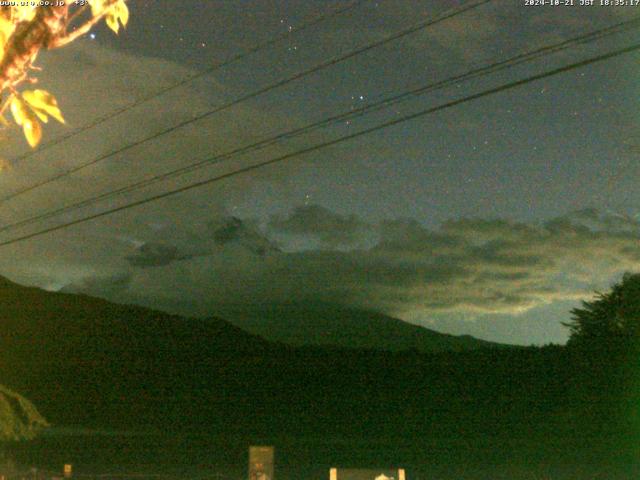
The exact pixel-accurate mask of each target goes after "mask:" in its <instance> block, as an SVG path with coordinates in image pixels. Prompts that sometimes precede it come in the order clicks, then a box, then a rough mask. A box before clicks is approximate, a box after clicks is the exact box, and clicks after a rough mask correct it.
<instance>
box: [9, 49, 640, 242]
mask: <svg viewBox="0 0 640 480" xmlns="http://www.w3.org/2000/svg"><path fill="white" fill-rule="evenodd" d="M637 50H640V43H637V44H635V45H631V46H629V47H625V48H621V49H618V50H614V51H612V52H609V53H605V54H602V55H598V56H596V57H591V58H589V59H586V60H581V61H579V62H575V63H572V64H569V65H565V66H564V67H559V68H555V69H553V70H548V71H546V72H543V73H539V74H536V75H531V76H529V77H526V78H524V79H521V80H516V81H513V82H509V83H506V84H503V85H500V86H498V87H494V88H491V89H488V90H484V91H482V92H479V93H475V94H473V95H468V96H466V97H463V98H460V99H457V100H453V101H450V102H447V103H444V104H442V105H438V106H436V107H431V108H428V109H426V110H421V111H420V112H416V113H412V114H409V115H405V116H403V117H400V118H397V119H394V120H390V121H387V122H384V123H381V124H379V125H376V126H374V127H371V128H368V129H365V130H362V131H359V132H355V133H352V134H350V135H345V136H342V137H339V138H337V139H334V140H330V141H327V142H323V143H319V144H316V145H313V146H311V147H307V148H304V149H301V150H298V151H295V152H291V153H288V154H286V155H282V156H280V157H276V158H271V159H269V160H265V161H263V162H259V163H256V164H253V165H249V166H246V167H243V168H240V169H237V170H234V171H231V172H228V173H224V174H221V175H217V176H215V177H211V178H208V179H206V180H201V181H199V182H195V183H191V184H189V185H185V186H183V187H180V188H176V189H173V190H169V191H166V192H163V193H159V194H156V195H152V196H150V197H147V198H144V199H141V200H137V201H135V202H131V203H127V204H125V205H121V206H119V207H114V208H111V209H108V210H104V211H102V212H99V213H95V214H92V215H88V216H86V217H83V218H79V219H76V220H73V221H70V222H66V223H63V224H59V225H55V226H53V227H48V228H45V229H42V230H39V231H37V232H33V233H29V234H27V235H22V236H20V237H15V238H12V239H9V240H5V241H3V242H0V247H2V246H6V245H11V244H14V243H18V242H21V241H24V240H28V239H31V238H35V237H39V236H42V235H45V234H47V233H51V232H55V231H57V230H62V229H65V228H68V227H71V226H73V225H78V224H80V223H85V222H88V221H90V220H95V219H97V218H101V217H105V216H107V215H111V214H114V213H117V212H121V211H124V210H128V209H130V208H134V207H137V206H140V205H144V204H147V203H151V202H155V201H157V200H161V199H164V198H168V197H171V196H174V195H177V194H179V193H183V192H186V191H189V190H193V189H195V188H199V187H203V186H205V185H210V184H212V183H216V182H219V181H222V180H225V179H227V178H231V177H235V176H236V175H240V174H243V173H247V172H251V171H254V170H258V169H260V168H263V167H266V166H268V165H274V164H277V163H280V162H283V161H285V160H289V159H292V158H295V157H299V156H302V155H306V154H308V153H311V152H314V151H317V150H320V149H323V148H326V147H330V146H333V145H336V144H339V143H342V142H345V141H348V140H353V139H355V138H358V137H361V136H364V135H368V134H370V133H373V132H377V131H379V130H382V129H385V128H389V127H392V126H395V125H398V124H400V123H404V122H407V121H410V120H414V119H416V118H420V117H423V116H425V115H428V114H431V113H435V112H438V111H441V110H445V109H447V108H451V107H455V106H457V105H461V104H463V103H466V102H470V101H472V100H477V99H479V98H483V97H486V96H489V95H493V94H495V93H499V92H503V91H506V90H511V89H513V88H516V87H519V86H521V85H524V84H527V83H530V82H534V81H537V80H541V79H543V78H547V77H551V76H555V75H559V74H561V73H564V72H568V71H570V70H575V69H576V68H581V67H584V66H587V65H591V64H593V63H597V62H602V61H605V60H609V59H611V58H614V57H618V56H620V55H624V54H626V53H631V52H634V51H637Z"/></svg>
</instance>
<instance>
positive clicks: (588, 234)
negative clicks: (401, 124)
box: [127, 206, 640, 318]
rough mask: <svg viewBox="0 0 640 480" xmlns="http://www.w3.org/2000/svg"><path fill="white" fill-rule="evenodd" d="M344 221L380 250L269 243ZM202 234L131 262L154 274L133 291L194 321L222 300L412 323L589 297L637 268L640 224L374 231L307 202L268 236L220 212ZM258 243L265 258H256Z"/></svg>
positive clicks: (490, 224) (611, 221)
mask: <svg viewBox="0 0 640 480" xmlns="http://www.w3.org/2000/svg"><path fill="white" fill-rule="evenodd" d="M310 219H316V220H318V219H322V220H323V221H322V222H320V221H310ZM328 219H333V220H334V222H329V221H328ZM347 220H348V221H347ZM342 222H344V224H345V226H346V228H347V231H349V228H351V227H349V226H350V225H351V226H353V225H359V227H358V229H355V230H353V231H359V229H363V230H369V231H372V232H375V233H376V235H377V240H376V242H375V244H374V245H373V246H370V247H366V248H362V247H352V248H349V249H345V248H344V247H341V246H338V245H335V244H334V247H333V248H330V247H329V246H328V244H327V243H324V244H323V245H322V246H321V247H319V248H317V249H309V248H304V249H299V250H292V249H291V248H286V249H284V250H282V249H278V248H276V247H275V243H274V242H273V240H271V239H270V238H269V237H268V232H270V231H271V229H275V230H277V231H278V232H282V231H286V232H289V233H292V232H295V233H297V234H304V235H317V234H322V235H329V232H332V231H334V229H336V228H338V227H337V226H338V225H341V224H342ZM353 231H352V233H351V234H346V237H345V238H351V236H350V235H352V234H353ZM211 232H213V234H212V235H211ZM195 238H196V236H193V237H192V245H191V248H192V251H199V252H200V253H199V254H198V255H197V256H196V255H191V256H189V255H187V254H186V253H185V252H186V249H185V248H184V247H178V246H174V247H172V246H170V245H163V246H162V247H160V245H156V246H154V247H153V248H151V247H149V246H147V248H144V249H143V248H142V247H140V248H139V249H138V251H137V255H138V256H136V257H133V258H136V259H137V260H136V261H135V262H131V258H132V256H131V255H130V256H129V257H127V258H128V260H129V262H130V263H132V264H133V265H135V266H136V267H142V266H144V267H149V266H153V267H154V268H153V269H150V268H137V269H135V270H134V271H133V278H132V282H131V288H130V293H131V294H132V295H133V296H134V297H135V296H136V295H138V298H145V299H146V300H145V301H148V302H150V303H154V302H155V304H156V305H157V302H160V303H161V304H162V305H163V306H164V307H166V308H169V309H174V310H177V311H181V312H182V313H190V314H207V313H212V312H214V311H215V309H216V307H217V306H219V305H222V304H245V305H246V304H247V303H252V302H253V303H269V302H286V301H291V300H296V301H305V300H308V301H324V302H336V303H342V304H346V305H350V306H357V307H366V308H369V309H374V310H380V311H384V312H387V313H392V314H395V315H399V316H401V317H412V318H413V317H415V316H416V315H418V314H420V315H423V316H425V317H428V316H429V315H436V314H441V313H446V312H450V313H454V314H475V315H481V314H505V315H514V314H522V313H524V312H527V311H530V310H532V309H535V308H539V307H542V306H544V305H549V304H552V303H554V302H566V301H576V300H577V299H581V298H585V297H588V296H589V295H590V294H591V292H592V291H593V289H594V288H601V287H603V286H606V285H607V284H608V282H610V281H611V280H612V279H614V278H615V276H616V275H620V274H621V273H622V272H624V271H626V270H637V269H638V268H640V261H639V259H640V226H639V225H638V224H637V222H636V221H635V220H634V219H632V218H626V217H619V216H615V215H612V214H607V213H603V212H597V211H587V210H583V211H580V212H575V213H572V214H569V215H566V216H562V217H558V218H554V219H551V220H549V221H547V222H544V223H541V224H527V223H518V222H512V221H506V220H501V219H495V220H487V219H459V220H454V221H449V222H445V223H444V224H442V225H441V226H440V228H438V229H433V230H431V229H427V228H426V227H424V226H422V225H421V224H419V223H418V222H416V221H415V220H410V219H405V220H393V221H387V222H382V223H380V224H376V225H374V224H367V223H366V222H365V221H364V220H362V219H358V218H354V217H342V216H339V215H336V214H334V213H331V212H329V211H327V210H325V209H323V208H320V207H315V206H314V207H313V208H309V207H299V208H296V209H293V211H292V212H291V214H290V215H289V216H279V217H277V219H276V220H274V219H272V221H271V222H270V223H269V228H268V229H267V230H265V231H264V232H261V231H260V229H259V228H258V227H257V226H255V225H254V226H251V222H250V221H246V220H242V219H240V218H237V217H225V216H223V217H220V218H216V219H212V220H211V221H210V222H209V223H208V224H207V225H206V226H205V227H204V228H203V230H202V232H201V235H200V236H199V237H198V238H200V240H193V239H195ZM262 248H266V249H268V253H267V254H264V255H256V253H257V252H262V251H263V250H260V249H262ZM141 250H145V252H146V255H141V253H142V252H141ZM180 252H182V253H180ZM176 285H179V286H180V287H179V288H178V289H176V287H175V286H176ZM151 299H153V300H151Z"/></svg>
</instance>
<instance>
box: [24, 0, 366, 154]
mask: <svg viewBox="0 0 640 480" xmlns="http://www.w3.org/2000/svg"><path fill="white" fill-rule="evenodd" d="M367 1H370V0H355V1H353V2H350V3H348V4H347V5H345V6H344V7H342V8H338V9H336V10H333V11H332V12H329V13H327V14H324V15H320V16H317V17H316V18H312V19H310V20H308V21H306V22H303V23H301V24H300V25H299V26H297V27H291V30H289V31H287V32H285V33H282V34H280V35H276V36H275V37H273V38H271V39H269V40H267V41H265V42H262V43H258V44H256V45H254V46H252V47H249V48H248V49H246V50H244V51H242V52H240V53H238V54H236V55H233V56H231V57H230V58H228V59H227V60H224V61H223V62H221V63H218V64H216V65H214V66H212V67H209V68H207V69H205V70H202V71H200V72H197V73H194V74H193V75H189V76H187V77H185V78H184V79H182V80H180V81H178V82H177V83H174V84H172V85H169V86H167V87H165V88H162V89H160V90H157V91H156V92H154V93H152V94H151V95H147V96H146V97H143V98H141V99H139V100H136V101H135V102H132V103H130V104H129V105H125V106H124V107H122V108H119V109H116V110H114V111H112V112H109V113H108V114H106V115H104V116H102V117H99V118H97V119H96V120H93V121H91V122H89V123H87V124H86V125H83V126H82V127H80V128H77V129H75V130H73V131H72V132H69V133H68V134H66V135H62V136H60V137H58V138H56V139H54V140H51V141H49V142H47V143H44V144H43V145H41V146H40V148H38V149H37V150H33V151H29V152H27V153H25V154H23V155H20V156H19V157H16V158H15V159H14V160H13V161H14V162H19V161H22V160H26V159H27V158H30V157H32V156H34V155H37V154H39V153H40V152H42V151H44V150H47V149H49V148H51V147H54V146H56V145H58V144H60V143H62V142H64V141H65V140H68V139H70V138H73V137H75V136H77V135H79V134H81V133H83V132H86V131H87V130H91V129H92V128H95V127H97V126H98V125H101V124H103V123H105V122H106V121H108V120H111V119H112V118H114V117H117V116H119V115H122V114H123V113H126V112H128V111H130V110H133V109H134V108H136V107H138V106H140V105H142V104H143V103H147V102H149V101H151V100H154V99H156V98H158V97H161V96H162V95H165V94H167V93H169V92H171V91H173V90H176V89H178V88H180V87H182V86H184V85H187V84H188V83H191V82H193V81H194V80H197V79H198V78H202V77H204V76H206V75H210V74H212V73H213V72H215V71H217V70H219V69H221V68H224V67H227V66H229V65H232V64H234V63H236V62H239V61H240V60H243V59H244V58H247V57H249V56H251V55H253V54H254V53H257V52H260V51H262V50H264V49H266V48H268V47H271V46H272V45H275V44H277V43H279V42H281V41H282V40H286V39H288V38H290V37H291V36H292V35H295V34H298V33H300V32H302V31H304V30H306V29H308V28H310V27H313V26H315V25H318V24H319V23H322V22H325V21H327V20H331V19H332V18H334V17H337V16H338V15H341V14H343V13H346V12H348V11H350V10H353V9H355V8H357V7H358V6H360V5H361V4H363V3H365V2H367Z"/></svg>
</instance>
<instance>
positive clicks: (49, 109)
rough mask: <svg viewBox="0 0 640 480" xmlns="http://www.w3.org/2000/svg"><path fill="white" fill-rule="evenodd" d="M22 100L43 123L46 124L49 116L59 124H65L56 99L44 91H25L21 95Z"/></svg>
mask: <svg viewBox="0 0 640 480" xmlns="http://www.w3.org/2000/svg"><path fill="white" fill-rule="evenodd" d="M22 98H24V99H25V101H26V102H27V103H28V104H29V106H30V107H31V109H32V110H33V111H34V112H35V114H36V115H37V116H38V118H40V120H42V121H43V122H45V123H46V122H47V115H49V116H51V117H53V118H55V119H56V120H58V121H59V122H60V123H65V122H64V118H63V117H62V113H61V112H60V108H59V107H58V101H57V100H56V97H54V96H53V95H51V94H50V93H49V92H47V91H46V90H27V91H25V92H23V93H22Z"/></svg>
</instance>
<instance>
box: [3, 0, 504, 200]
mask: <svg viewBox="0 0 640 480" xmlns="http://www.w3.org/2000/svg"><path fill="white" fill-rule="evenodd" d="M491 1H493V0H476V1H469V2H467V3H465V4H463V5H462V6H460V7H457V8H453V9H448V10H446V11H445V12H444V13H442V14H440V15H437V16H436V17H435V18H431V19H429V20H427V21H425V22H421V23H419V24H417V25H414V26H412V27H410V28H407V29H405V30H402V31H400V32H397V33H394V34H392V35H388V36H386V37H384V38H382V39H381V40H378V41H376V42H373V43H370V44H368V45H365V46H363V47H359V48H357V49H355V50H352V51H350V52H348V53H346V54H344V55H341V56H338V57H334V58H332V59H330V60H327V61H325V62H323V63H320V64H318V65H315V66H313V67H311V68H309V69H306V70H303V71H300V72H298V73H296V74H294V75H292V76H290V77H287V78H285V79H283V80H279V81H277V82H275V83H272V84H270V85H268V86H266V87H263V88H260V89H258V90H255V91H253V92H251V93H248V94H246V95H243V96H241V97H239V98H237V99H235V100H232V101H230V102H227V103H225V104H223V105H220V106H218V107H215V108H213V109H212V110H208V111H207V112H204V113H202V114H199V115H196V116H194V117H192V118H190V119H189V120H185V121H183V122H180V123H178V124H176V125H173V126H171V127H169V128H166V129H164V130H162V131H160V132H157V133H154V134H153V135H150V136H148V137H146V138H143V139H141V140H138V141H135V142H133V143H130V144H128V145H125V146H123V147H120V148H118V149H116V150H114V151H112V152H110V153H107V154H104V155H101V156H100V157H98V158H96V159H94V160H91V161H89V162H86V163H84V164H81V165H78V166H75V167H71V168H69V169H67V170H65V171H64V172H61V173H58V174H56V175H53V176H52V177H49V178H48V179H45V180H42V181H40V182H37V183H35V184H32V185H30V186H28V187H24V188H22V189H20V190H18V191H16V192H14V193H11V194H9V195H6V196H4V197H2V198H0V203H5V202H7V201H9V200H12V199H14V198H16V197H18V196H20V195H23V194H25V193H27V192H30V191H32V190H35V189H36V188H40V187H42V186H44V185H47V184H49V183H52V182H55V181H56V180H59V179H61V178H64V177H67V176H69V175H71V174H73V173H76V172H79V171H80V170H84V169H85V168H88V167H91V166H93V165H95V164H97V163H100V162H102V161H103V160H106V159H108V158H111V157H113V156H115V155H117V154H119V153H122V152H125V151H127V150H130V149H132V148H134V147H137V146H139V145H142V144H144V143H147V142H149V141H150V140H155V139H156V138H159V137H163V136H165V135H167V134H169V133H171V132H174V131H175V130H178V129H180V128H183V127H185V126H187V125H190V124H192V123H194V122H197V121H200V120H204V119H205V118H208V117H210V116H211V115H213V114H215V113H218V112H220V111H222V110H226V109H228V108H230V107H233V106H235V105H238V104H240V103H243V102H245V101H247V100H250V99H252V98H255V97H258V96H260V95H263V94H265V93H267V92H270V91H271V90H275V89H276V88H279V87H282V86H284V85H287V84H289V83H291V82H293V81H296V80H299V79H301V78H304V77H306V76H309V75H311V74H313V73H316V72H318V71H320V70H323V69H325V68H327V67H330V66H333V65H336V64H338V63H340V62H343V61H345V60H347V59H349V58H352V57H355V56H357V55H361V54H363V53H365V52H368V51H370V50H372V49H374V48H377V47H380V46H382V45H385V44H387V43H390V42H392V41H394V40H397V39H399V38H402V37H405V36H407V35H410V34H412V33H415V32H417V31H419V30H423V29H425V28H427V27H430V26H432V25H435V24H437V23H440V22H442V21H445V20H447V19H450V18H453V17H456V16H458V15H461V14H462V13H465V12H467V11H469V10H472V9H474V8H478V7H480V6H482V5H484V4H486V3H489V2H491Z"/></svg>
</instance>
